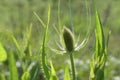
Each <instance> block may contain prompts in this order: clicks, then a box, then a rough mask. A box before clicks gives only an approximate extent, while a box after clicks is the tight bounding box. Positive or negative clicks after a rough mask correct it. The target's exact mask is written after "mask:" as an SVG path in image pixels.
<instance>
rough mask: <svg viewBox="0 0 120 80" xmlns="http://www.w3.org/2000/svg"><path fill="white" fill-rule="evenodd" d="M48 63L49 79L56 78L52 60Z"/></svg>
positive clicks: (56, 79) (54, 79)
mask: <svg viewBox="0 0 120 80" xmlns="http://www.w3.org/2000/svg"><path fill="white" fill-rule="evenodd" d="M50 65H51V73H50V80H58V78H57V75H56V72H55V69H54V67H53V64H52V61H51V62H50Z"/></svg>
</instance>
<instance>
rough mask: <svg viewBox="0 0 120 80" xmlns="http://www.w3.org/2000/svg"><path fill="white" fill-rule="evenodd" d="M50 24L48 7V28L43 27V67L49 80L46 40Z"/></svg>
mask: <svg viewBox="0 0 120 80" xmlns="http://www.w3.org/2000/svg"><path fill="white" fill-rule="evenodd" d="M38 19H40V18H38ZM40 22H41V19H40ZM49 22H50V5H49V7H48V21H47V24H46V26H44V25H43V26H44V27H45V33H44V38H43V44H42V66H43V70H44V74H45V76H46V79H47V80H49V79H50V71H49V68H48V66H47V61H46V52H45V46H46V38H47V33H48V26H49ZM41 23H42V24H43V22H41Z"/></svg>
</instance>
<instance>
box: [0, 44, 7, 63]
mask: <svg viewBox="0 0 120 80" xmlns="http://www.w3.org/2000/svg"><path fill="white" fill-rule="evenodd" d="M6 59H7V53H6V51H5V49H4V47H3V45H2V43H0V62H3V61H5V60H6Z"/></svg>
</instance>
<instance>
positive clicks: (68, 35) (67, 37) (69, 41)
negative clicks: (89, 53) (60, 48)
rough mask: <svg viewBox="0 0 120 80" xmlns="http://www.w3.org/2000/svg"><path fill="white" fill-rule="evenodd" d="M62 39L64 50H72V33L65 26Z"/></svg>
mask: <svg viewBox="0 0 120 80" xmlns="http://www.w3.org/2000/svg"><path fill="white" fill-rule="evenodd" d="M63 39H64V43H65V47H66V50H67V51H68V52H72V51H74V36H73V33H72V32H71V31H70V29H68V28H67V27H64V28H63Z"/></svg>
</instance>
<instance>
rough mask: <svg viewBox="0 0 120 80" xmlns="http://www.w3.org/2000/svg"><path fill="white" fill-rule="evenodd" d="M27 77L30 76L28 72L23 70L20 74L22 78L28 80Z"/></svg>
mask: <svg viewBox="0 0 120 80" xmlns="http://www.w3.org/2000/svg"><path fill="white" fill-rule="evenodd" d="M29 78H30V73H29V72H24V74H23V75H22V80H29Z"/></svg>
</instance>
